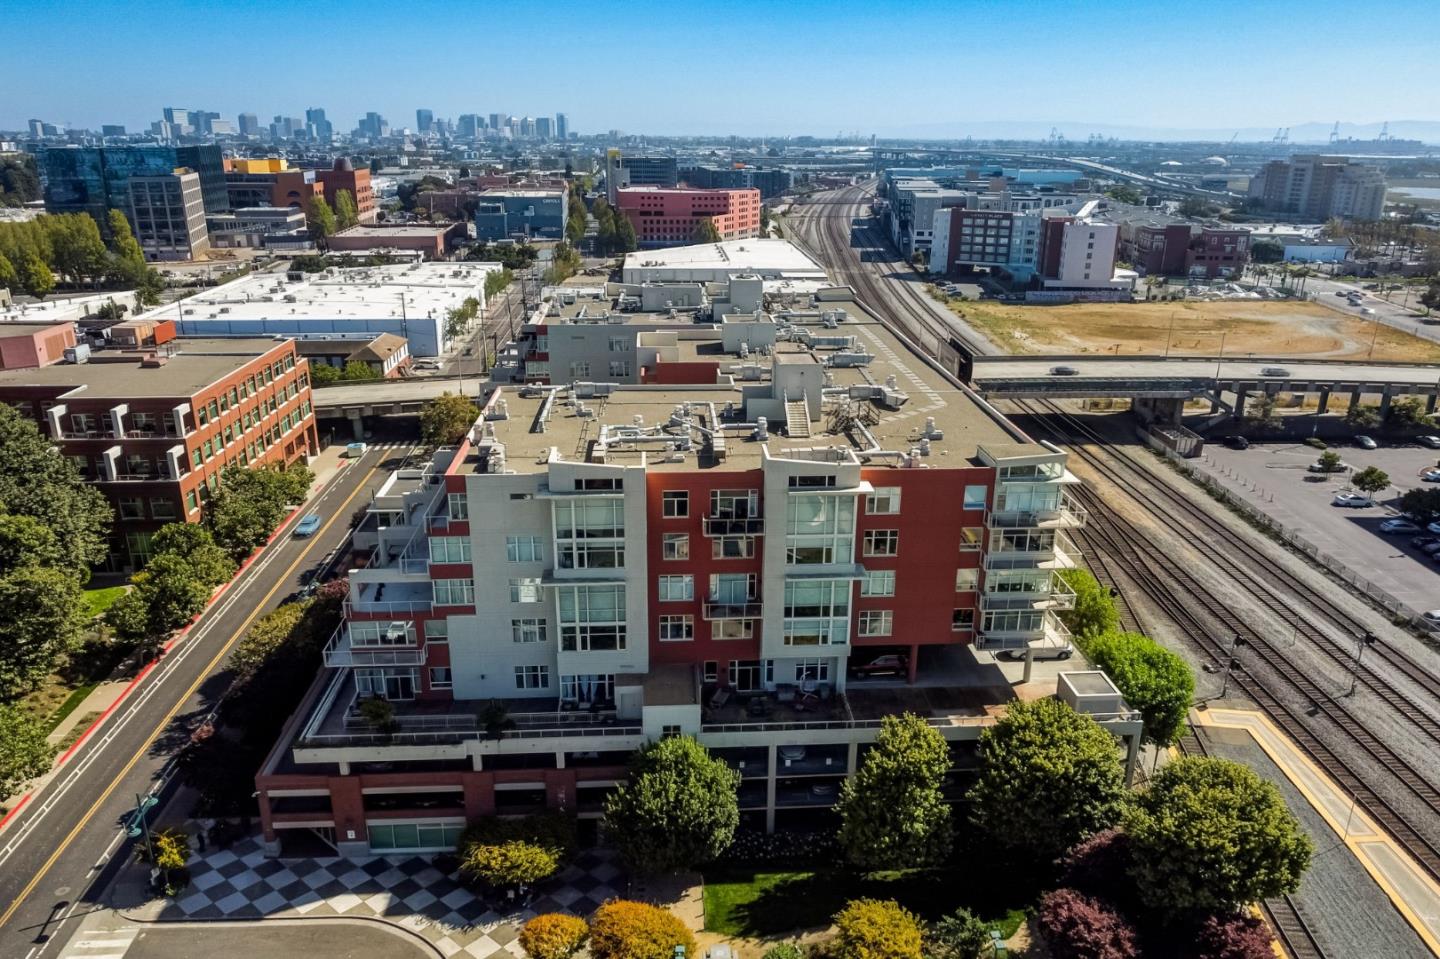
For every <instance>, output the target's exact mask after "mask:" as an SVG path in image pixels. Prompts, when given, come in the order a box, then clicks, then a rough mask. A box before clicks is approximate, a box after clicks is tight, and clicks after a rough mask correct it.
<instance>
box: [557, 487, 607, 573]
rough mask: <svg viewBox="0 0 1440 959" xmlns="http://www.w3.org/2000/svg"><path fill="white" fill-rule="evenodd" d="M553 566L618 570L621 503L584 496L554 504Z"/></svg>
mask: <svg viewBox="0 0 1440 959" xmlns="http://www.w3.org/2000/svg"><path fill="white" fill-rule="evenodd" d="M554 509H555V514H554V515H555V538H556V548H557V549H558V551H559V553H558V555H557V556H556V565H557V566H559V567H560V568H561V569H618V568H619V567H621V566H624V565H625V539H624V536H625V504H624V503H622V502H621V501H620V500H619V499H614V498H609V497H607V498H604V499H600V498H594V497H585V498H582V499H580V500H578V501H574V502H559V503H556V504H555V507H554Z"/></svg>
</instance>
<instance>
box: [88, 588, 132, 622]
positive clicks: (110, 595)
mask: <svg viewBox="0 0 1440 959" xmlns="http://www.w3.org/2000/svg"><path fill="white" fill-rule="evenodd" d="M124 595H125V587H124V586H106V587H104V588H102V589H87V590H85V610H86V612H87V613H88V614H89V616H90V618H91V619H94V618H95V617H96V616H100V615H102V614H103V613H104V612H105V611H106V610H107V609H109V608H110V607H111V606H113V605H114V604H115V600H117V599H119V598H120V597H121V596H124Z"/></svg>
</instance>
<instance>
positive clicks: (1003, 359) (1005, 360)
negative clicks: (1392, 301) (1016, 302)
mask: <svg viewBox="0 0 1440 959" xmlns="http://www.w3.org/2000/svg"><path fill="white" fill-rule="evenodd" d="M1057 370H1062V371H1065V372H1056V371H1057ZM1071 371H1073V372H1071ZM970 383H971V385H972V386H973V387H974V388H975V389H976V390H977V391H978V392H979V393H980V394H981V395H983V396H985V397H986V398H989V399H1062V398H1085V399H1092V398H1093V399H1099V398H1108V397H1128V398H1130V399H1134V400H1136V401H1137V407H1138V406H1140V405H1145V406H1147V407H1152V408H1155V409H1156V410H1157V412H1158V411H1159V410H1160V409H1161V408H1163V410H1164V415H1163V416H1162V417H1161V418H1164V419H1169V420H1171V421H1173V422H1178V417H1179V409H1180V407H1181V406H1182V404H1183V403H1184V401H1185V400H1189V399H1195V398H1197V397H1204V398H1208V399H1209V400H1210V401H1211V403H1212V409H1213V410H1215V411H1216V412H1219V410H1220V409H1222V408H1227V409H1232V411H1233V412H1234V414H1235V416H1236V417H1239V416H1242V415H1243V414H1244V411H1245V397H1246V396H1247V395H1248V394H1253V393H1269V394H1274V393H1307V394H1308V393H1314V394H1317V395H1318V396H1319V401H1320V412H1321V413H1324V412H1326V410H1327V409H1328V408H1329V403H1330V397H1331V395H1332V394H1341V395H1345V394H1348V395H1349V403H1350V405H1351V406H1355V405H1357V404H1358V403H1359V402H1360V398H1361V397H1362V396H1364V395H1366V394H1371V395H1378V396H1379V397H1380V407H1381V414H1382V416H1383V415H1384V411H1385V410H1387V409H1388V408H1389V406H1390V401H1391V399H1392V398H1393V397H1395V396H1424V397H1425V404H1426V409H1427V411H1429V412H1434V411H1435V404H1436V397H1437V394H1440V366H1436V365H1434V364H1429V363H1373V362H1368V361H1365V362H1355V361H1343V360H1295V359H1256V358H1253V357H1246V358H1245V359H1223V358H1221V357H1215V356H1182V357H1164V356H1124V357H1115V356H1099V355H1088V354H1087V355H1082V356H1058V355H1055V356H977V357H975V358H974V365H973V370H972V372H971V376H970ZM1227 394H1229V395H1232V396H1234V397H1235V400H1234V404H1233V406H1232V405H1231V404H1230V403H1227V402H1226V401H1225V399H1224V397H1225V396H1226V395H1227ZM1166 401H1169V402H1166Z"/></svg>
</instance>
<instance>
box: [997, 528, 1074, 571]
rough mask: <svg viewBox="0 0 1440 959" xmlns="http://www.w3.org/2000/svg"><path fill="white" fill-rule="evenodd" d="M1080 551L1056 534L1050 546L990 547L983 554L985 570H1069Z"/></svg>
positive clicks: (1005, 545)
mask: <svg viewBox="0 0 1440 959" xmlns="http://www.w3.org/2000/svg"><path fill="white" fill-rule="evenodd" d="M1079 558H1080V550H1079V548H1078V547H1077V546H1076V545H1075V544H1074V543H1073V542H1071V541H1070V539H1069V538H1068V537H1066V536H1064V535H1062V534H1059V533H1057V534H1056V535H1055V539H1054V541H1053V542H1052V543H1051V544H1050V545H1046V546H1038V545H1034V544H1030V543H1019V544H1014V545H1011V544H1005V543H1003V542H1002V543H1001V544H1000V545H998V546H992V547H991V548H990V549H989V550H987V551H986V553H985V568H986V569H987V570H1003V569H1070V568H1072V567H1074V566H1076V565H1078V563H1079Z"/></svg>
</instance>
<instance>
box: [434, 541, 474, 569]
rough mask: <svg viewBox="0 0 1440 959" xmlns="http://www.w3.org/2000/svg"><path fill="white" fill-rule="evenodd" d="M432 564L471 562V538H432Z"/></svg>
mask: <svg viewBox="0 0 1440 959" xmlns="http://www.w3.org/2000/svg"><path fill="white" fill-rule="evenodd" d="M430 562H432V563H468V562H470V538H469V537H468V536H432V537H430Z"/></svg>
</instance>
